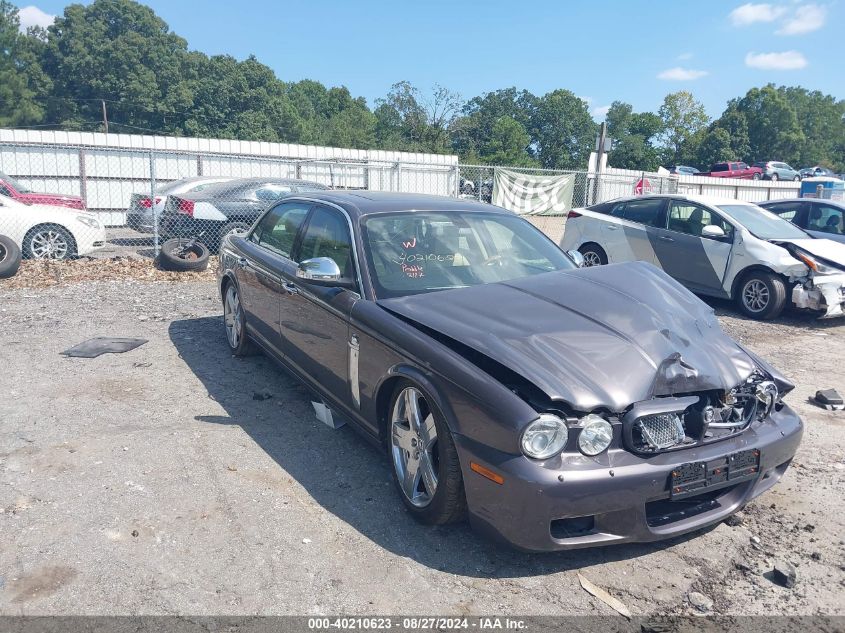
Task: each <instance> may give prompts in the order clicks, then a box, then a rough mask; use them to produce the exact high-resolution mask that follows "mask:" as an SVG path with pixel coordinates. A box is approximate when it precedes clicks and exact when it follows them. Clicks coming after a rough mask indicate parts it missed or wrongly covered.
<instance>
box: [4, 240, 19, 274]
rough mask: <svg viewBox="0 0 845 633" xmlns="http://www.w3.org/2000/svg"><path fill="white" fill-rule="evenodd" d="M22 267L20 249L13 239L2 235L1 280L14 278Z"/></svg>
mask: <svg viewBox="0 0 845 633" xmlns="http://www.w3.org/2000/svg"><path fill="white" fill-rule="evenodd" d="M20 267H21V249H20V247H19V246H18V245H17V244H16V243H15V242H14V241H13V240H12V238H10V237H6V236H5V235H0V279H8V278H9V277H14V276H15V274H16V273H17V272H18V269H19V268H20Z"/></svg>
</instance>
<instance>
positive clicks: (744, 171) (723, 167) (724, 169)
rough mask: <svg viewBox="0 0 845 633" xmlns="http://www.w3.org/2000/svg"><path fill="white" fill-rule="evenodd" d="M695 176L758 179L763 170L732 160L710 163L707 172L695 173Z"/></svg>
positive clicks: (761, 175)
mask: <svg viewBox="0 0 845 633" xmlns="http://www.w3.org/2000/svg"><path fill="white" fill-rule="evenodd" d="M696 176H710V177H711V178H742V179H743V180H760V179H761V178H762V177H763V170H762V169H760V168H759V167H749V166H748V165H746V164H745V163H743V162H740V161H732V162H727V163H716V164H715V165H711V166H710V171H709V173H706V174H696Z"/></svg>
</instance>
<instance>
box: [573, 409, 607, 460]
mask: <svg viewBox="0 0 845 633" xmlns="http://www.w3.org/2000/svg"><path fill="white" fill-rule="evenodd" d="M612 441H613V427H612V426H611V425H610V422H608V421H607V420H605V419H604V418H603V417H601V416H600V415H596V414H595V413H591V414H589V415H585V416H584V417H583V418H581V433H580V435H578V450H580V451H581V452H582V453H584V455H588V456H590V457H593V456H595V455H598V454H599V453H602V452H604V451H606V450H607V447H608V446H610V443H611V442H612Z"/></svg>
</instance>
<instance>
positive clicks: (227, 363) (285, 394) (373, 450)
mask: <svg viewBox="0 0 845 633" xmlns="http://www.w3.org/2000/svg"><path fill="white" fill-rule="evenodd" d="M223 332H224V329H223V320H222V317H202V318H192V319H185V320H179V321H174V322H172V323H171V324H170V328H169V335H170V339H171V341H172V342H173V344H174V346H175V347H176V350H177V351H178V353H179V356H180V358H181V359H182V360H184V362H185V363H186V365H187V366H188V368H189V369H190V370H191V371H192V372H193V373H194V375H196V377H197V378H199V380H200V381H201V382H202V384H203V385H204V386H205V388H206V389H207V390H208V394H209V397H210V398H212V399H213V400H215V401H216V402H218V403H219V404H220V405H221V406H222V407H223V408H224V409H225V411H226V415H220V416H197V417H196V419H197V420H198V421H201V422H206V423H209V424H223V425H236V426H240V427H241V428H242V429H243V430H244V431H245V432H246V433H247V434H249V436H250V437H251V438H252V439H253V440H254V441H255V442H256V444H258V446H259V447H261V449H262V450H264V451H265V452H266V453H267V454H268V455H269V456H270V457H271V458H272V459H273V460H275V462H276V463H277V464H278V465H279V466H280V467H281V468H282V469H283V470H284V472H285V473H287V474H288V475H290V476H291V477H293V478H294V479H295V480H296V481H297V482H298V483H299V484H300V485H301V486H302V487H303V488H304V489H305V490H306V491H307V492H308V494H309V495H310V496H311V497H312V498H313V499H314V500H315V501H316V502H317V503H318V504H320V505H321V506H322V507H323V508H325V509H326V510H327V511H328V512H331V513H332V514H334V515H335V516H336V517H337V518H339V519H340V520H342V521H344V522H345V523H347V524H348V525H350V526H351V527H352V528H354V529H355V530H357V531H358V532H359V533H360V534H362V535H364V536H365V537H367V538H369V539H370V540H372V541H373V542H374V543H376V544H377V545H379V546H381V547H383V548H385V549H387V550H388V551H390V552H393V553H395V554H397V555H399V556H404V557H408V558H411V559H414V560H416V561H417V562H419V563H421V564H423V565H426V566H428V567H430V568H433V569H439V570H441V571H447V572H449V573H454V574H460V575H465V576H475V577H480V578H490V577H497V578H513V577H523V576H534V575H543V574H547V573H555V572H560V571H566V570H570V569H580V568H585V567H590V566H593V565H600V564H603V563H607V562H612V561H616V560H623V559H631V558H636V557H638V556H643V555H647V554H650V553H654V552H657V551H660V550H662V549H665V548H667V547H670V546H672V545H674V544H677V543H679V542H682V541H685V540H688V539H690V538H696V537H697V536H700V535H701V534H702V531H698V532H693V533H692V534H688V535H685V536H681V537H677V538H674V539H670V540H667V541H662V542H659V543H648V544H627V545H616V546H608V547H602V548H593V549H588V550H573V551H568V552H555V553H550V554H526V553H522V552H517V551H515V550H513V549H511V548H509V547H507V546H503V545H499V544H497V543H494V542H492V541H489V540H487V539H485V538H483V537H481V536H480V535H478V534H475V533H474V532H473V531H472V530H471V529H470V527H469V525H468V523H461V524H456V525H448V526H437V527H431V526H425V525H421V524H420V523H418V522H416V521H415V520H414V519H413V518H412V517H411V516H410V515H409V514H408V513H407V512H406V511H405V509H404V506H403V505H402V503H401V501H400V499H399V497H398V496H397V495H398V494H399V493H398V492H397V491H396V490H395V489H394V485H393V482H392V480H391V476H390V471H389V467H390V466H389V463H388V460H387V456H386V454H384V453H385V452H386V451H384V452H383V451H382V450H380V448H379V447H378V446H376V445H374V444H373V443H372V442H370V441H368V440H367V439H365V438H364V437H361V436H360V435H359V434H358V433H357V432H356V431H354V430H353V429H351V428H350V427H349V426H348V425H347V426H344V427H342V428H340V429H338V430H331V429H329V428H328V427H326V426H324V425H322V424H321V423H319V422H317V421H316V418H315V416H314V412H313V409H312V407H311V399H312V395H311V392H310V391H309V390H308V389H307V388H306V387H304V386H303V385H302V384H301V383H300V382H299V381H298V380H297V379H296V378H295V377H294V376H293V375H291V374H290V373H288V372H287V371H286V370H284V369H283V368H281V367H279V366H278V365H277V364H276V363H275V362H273V361H272V360H270V359H268V358H266V357H264V356H261V355H259V356H254V357H249V358H245V359H237V358H234V357H233V356H232V354H231V352H230V351H229V348H228V345H227V343H226V340H225V337H224V333H223ZM264 391H266V392H267V394H266V395H271V396H272V397H269V398H266V399H259V400H256V399H255V397H256V396H257V397H263V395H264V394H263V392H264ZM220 467H221V468H224V469H225V468H226V464H223V463H221V465H220ZM709 529H712V528H709ZM703 531H707V529H705V530H703Z"/></svg>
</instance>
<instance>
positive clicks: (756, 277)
mask: <svg viewBox="0 0 845 633" xmlns="http://www.w3.org/2000/svg"><path fill="white" fill-rule="evenodd" d="M736 303H737V306H738V307H739V309H740V311H741V312H742V313H743V314H745V315H746V316H749V317H751V318H752V319H757V320H759V321H769V320H771V319H776V318H777V317H778V316H780V313H781V312H783V309H784V308H785V307H786V283H785V282H784V281H783V279H782V278H781V277H778V276H777V275H775V274H773V273H767V272H763V271H752V272H750V273H748V274H747V275H745V276H744V277H743V278H742V281H741V282H740V283H739V287H738V288H737V296H736Z"/></svg>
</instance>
